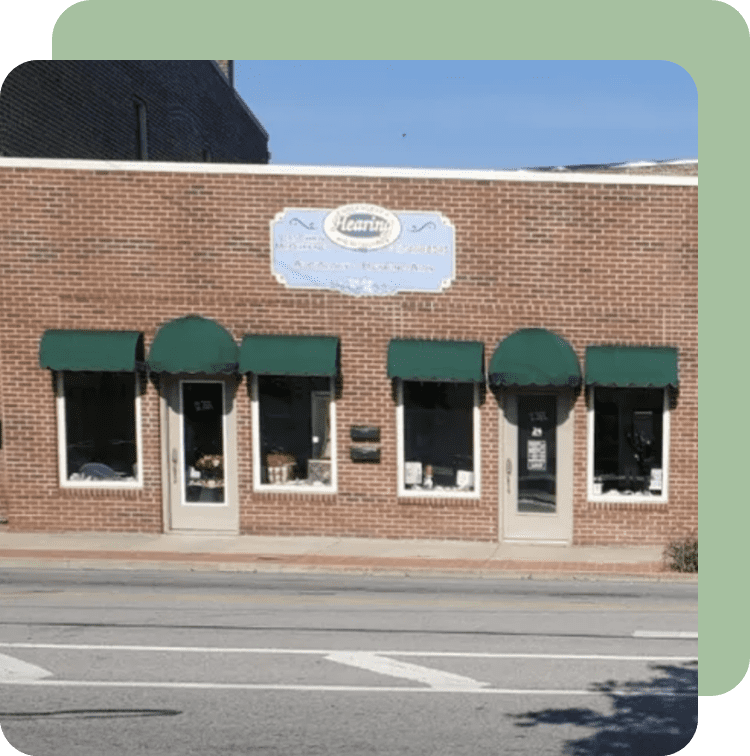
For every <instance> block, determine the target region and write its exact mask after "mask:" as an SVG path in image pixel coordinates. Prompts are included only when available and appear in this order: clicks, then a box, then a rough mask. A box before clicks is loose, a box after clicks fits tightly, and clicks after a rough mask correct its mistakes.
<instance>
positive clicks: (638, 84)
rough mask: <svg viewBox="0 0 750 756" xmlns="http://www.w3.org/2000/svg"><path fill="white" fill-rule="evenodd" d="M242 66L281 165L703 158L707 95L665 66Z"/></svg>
mask: <svg viewBox="0 0 750 756" xmlns="http://www.w3.org/2000/svg"><path fill="white" fill-rule="evenodd" d="M235 66H236V68H235V84H236V86H237V89H238V91H239V93H240V94H241V95H242V97H243V98H244V99H245V101H246V102H247V104H248V105H249V107H250V108H251V110H252V111H253V112H254V113H255V115H256V116H257V117H258V119H259V120H260V121H261V123H262V124H263V125H264V127H265V128H266V130H267V131H268V132H269V134H270V137H271V138H270V149H271V153H272V161H271V162H272V163H276V164H303V165H367V166H394V167H413V168H465V169H482V168H488V169H503V168H528V167H534V166H551V165H573V164H581V163H613V162H622V161H637V160H667V159H685V158H697V157H698V93H697V91H696V87H695V84H694V83H693V80H692V78H691V77H690V75H689V74H688V73H687V72H686V71H685V70H684V69H683V68H682V67H680V66H678V65H677V64H674V63H670V62H667V61H421V60H417V61H237V62H236V64H235ZM404 134H405V135H406V136H404Z"/></svg>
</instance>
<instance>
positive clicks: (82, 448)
mask: <svg viewBox="0 0 750 756" xmlns="http://www.w3.org/2000/svg"><path fill="white" fill-rule="evenodd" d="M60 385H61V392H60V400H59V402H60V403H59V411H60V414H61V418H60V420H61V423H60V425H61V427H62V428H63V432H64V439H62V447H63V448H62V449H61V458H62V469H63V479H64V480H65V481H69V482H71V483H103V484H110V483H135V482H137V481H138V449H137V444H136V399H135V397H136V393H135V389H136V377H135V375H134V374H133V373H109V372H100V373H99V372H85V373H64V374H60Z"/></svg>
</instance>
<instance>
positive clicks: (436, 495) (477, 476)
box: [396, 378, 482, 499]
mask: <svg viewBox="0 0 750 756" xmlns="http://www.w3.org/2000/svg"><path fill="white" fill-rule="evenodd" d="M397 382H398V385H397V389H396V393H397V404H396V455H397V465H396V480H397V490H398V497H399V498H405V499H415V498H417V499H479V498H481V470H482V460H481V449H482V443H481V439H482V434H481V430H480V415H481V413H480V411H479V384H477V383H474V384H473V385H474V408H473V411H472V416H471V421H472V443H473V445H474V449H473V457H474V460H473V461H474V469H473V473H474V490H473V491H460V490H458V489H454V490H451V491H435V490H434V489H427V490H425V489H422V490H417V489H411V488H406V486H405V485H404V461H405V454H404V451H405V450H404V446H405V442H404V430H405V429H404V380H403V379H402V378H398V379H397ZM449 382H450V381H434V383H449Z"/></svg>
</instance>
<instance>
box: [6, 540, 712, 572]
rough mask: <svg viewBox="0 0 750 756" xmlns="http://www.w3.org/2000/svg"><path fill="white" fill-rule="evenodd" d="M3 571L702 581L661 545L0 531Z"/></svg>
mask: <svg viewBox="0 0 750 756" xmlns="http://www.w3.org/2000/svg"><path fill="white" fill-rule="evenodd" d="M2 567H24V568H29V567H79V568H98V569H105V568H119V569H123V568H125V569H134V568H140V569H165V568H172V569H188V570H224V571H237V572H240V571H249V572H261V571H262V572H349V573H356V574H368V573H378V574H386V573H390V574H398V575H425V574H443V575H453V576H459V575H474V576H486V577H545V578H549V577H564V578H572V577H581V578H586V577H588V578H605V577H611V578H625V577H634V578H640V579H651V580H672V581H673V580H678V581H680V580H681V581H688V582H692V581H697V579H698V577H697V575H694V574H693V575H681V574H679V573H674V572H671V571H670V570H668V569H667V568H666V567H665V564H664V561H663V559H662V549H661V548H660V547H658V546H649V547H611V546H540V545H526V544H498V543H488V542H475V541H417V540H388V539H374V538H332V537H310V536H301V537H270V536H226V535H204V534H202V535H188V534H176V533H170V534H135V533H12V532H7V531H6V532H0V568H2Z"/></svg>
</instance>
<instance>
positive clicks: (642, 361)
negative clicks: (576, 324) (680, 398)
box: [586, 346, 679, 388]
mask: <svg viewBox="0 0 750 756" xmlns="http://www.w3.org/2000/svg"><path fill="white" fill-rule="evenodd" d="M586 383H587V385H589V386H617V387H628V386H632V387H635V388H648V387H656V388H663V387H665V386H674V387H676V386H677V385H678V383H679V381H678V372H677V349H676V348H675V347H646V346H591V347H587V348H586Z"/></svg>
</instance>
